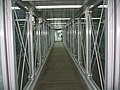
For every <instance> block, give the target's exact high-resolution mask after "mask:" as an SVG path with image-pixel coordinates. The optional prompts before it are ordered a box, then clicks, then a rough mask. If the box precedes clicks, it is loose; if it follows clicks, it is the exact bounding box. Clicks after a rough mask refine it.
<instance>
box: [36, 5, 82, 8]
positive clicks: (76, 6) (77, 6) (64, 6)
mask: <svg viewBox="0 0 120 90" xmlns="http://www.w3.org/2000/svg"><path fill="white" fill-rule="evenodd" d="M35 7H36V8H37V9H56V8H81V7H82V5H54V6H35Z"/></svg>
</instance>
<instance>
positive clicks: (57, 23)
mask: <svg viewBox="0 0 120 90" xmlns="http://www.w3.org/2000/svg"><path fill="white" fill-rule="evenodd" d="M50 24H54V25H58V24H59V25H61V24H66V23H50Z"/></svg>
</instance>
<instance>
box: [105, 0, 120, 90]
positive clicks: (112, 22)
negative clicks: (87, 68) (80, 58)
mask: <svg viewBox="0 0 120 90" xmlns="http://www.w3.org/2000/svg"><path fill="white" fill-rule="evenodd" d="M107 3H108V12H107V14H106V15H107V16H106V17H107V18H106V21H107V23H108V26H107V27H106V30H105V40H106V41H105V42H106V43H105V90H117V89H114V75H115V67H116V69H117V66H118V64H116V65H117V66H115V61H116V60H117V61H118V62H116V63H119V55H118V54H119V46H118V45H119V37H118V36H119V34H120V32H119V31H118V30H117V29H118V27H117V29H116V7H117V5H116V0H108V1H107ZM117 19H119V18H117ZM117 25H118V24H117ZM118 26H119V25H118ZM116 52H117V53H116ZM117 72H118V71H117ZM116 74H117V73H116ZM116 79H117V77H116Z"/></svg>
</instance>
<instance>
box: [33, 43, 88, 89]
mask: <svg viewBox="0 0 120 90" xmlns="http://www.w3.org/2000/svg"><path fill="white" fill-rule="evenodd" d="M34 90H88V88H87V86H86V84H85V82H84V81H83V79H82V77H81V75H80V74H79V72H78V70H77V68H76V66H75V64H74V63H73V61H72V59H71V57H70V55H69V53H68V52H67V50H66V49H65V47H64V46H63V43H62V42H56V43H55V45H54V47H53V49H52V50H51V52H50V55H49V56H48V59H47V62H46V64H45V66H44V68H43V70H42V73H41V75H40V76H39V79H38V81H37V83H36V86H35V88H34Z"/></svg>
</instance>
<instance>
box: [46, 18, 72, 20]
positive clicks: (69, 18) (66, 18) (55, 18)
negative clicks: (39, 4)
mask: <svg viewBox="0 0 120 90" xmlns="http://www.w3.org/2000/svg"><path fill="white" fill-rule="evenodd" d="M46 20H70V18H47V19H46Z"/></svg>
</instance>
